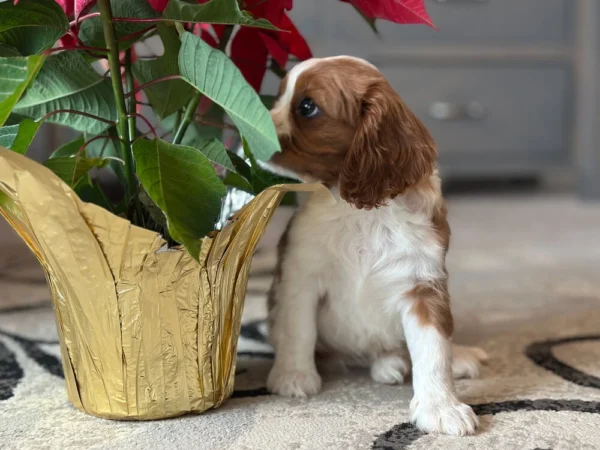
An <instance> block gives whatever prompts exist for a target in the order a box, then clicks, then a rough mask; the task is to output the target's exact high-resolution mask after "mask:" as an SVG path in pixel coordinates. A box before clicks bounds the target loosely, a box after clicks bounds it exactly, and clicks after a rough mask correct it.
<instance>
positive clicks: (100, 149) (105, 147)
mask: <svg viewBox="0 0 600 450" xmlns="http://www.w3.org/2000/svg"><path fill="white" fill-rule="evenodd" d="M102 135H108V136H111V139H108V138H107V139H96V140H95V141H92V142H90V143H89V144H88V145H87V146H86V147H85V152H86V155H87V156H88V157H90V158H112V159H111V161H110V163H109V164H108V167H109V168H110V169H111V170H112V171H113V172H114V173H115V175H116V176H117V177H118V178H119V179H120V180H122V181H124V180H125V172H124V170H123V164H122V163H121V162H119V161H117V160H116V159H114V158H118V159H121V160H122V159H123V155H122V154H121V147H120V145H119V141H118V133H117V129H116V127H114V126H112V127H110V128H109V129H108V130H106V131H105V132H103V133H102ZM94 137H95V136H93V135H86V137H85V138H86V140H87V141H91V140H92V139H93V138H94Z"/></svg>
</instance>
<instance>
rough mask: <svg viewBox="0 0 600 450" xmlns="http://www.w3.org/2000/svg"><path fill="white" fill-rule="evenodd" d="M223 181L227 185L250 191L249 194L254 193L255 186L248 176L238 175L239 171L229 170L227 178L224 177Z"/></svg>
mask: <svg viewBox="0 0 600 450" xmlns="http://www.w3.org/2000/svg"><path fill="white" fill-rule="evenodd" d="M223 183H225V185H226V186H229V187H233V188H236V189H240V190H242V191H244V192H248V193H249V194H254V188H253V187H252V184H251V183H250V182H249V181H248V180H247V179H246V178H244V177H242V176H241V175H238V174H237V173H234V172H229V173H228V174H227V175H225V178H223Z"/></svg>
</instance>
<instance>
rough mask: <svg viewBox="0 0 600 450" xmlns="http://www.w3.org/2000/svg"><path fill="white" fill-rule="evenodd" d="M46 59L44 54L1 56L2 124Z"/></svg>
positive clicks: (0, 124)
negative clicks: (14, 56) (13, 56)
mask: <svg viewBox="0 0 600 450" xmlns="http://www.w3.org/2000/svg"><path fill="white" fill-rule="evenodd" d="M45 59H46V58H45V57H43V56H29V57H27V58H26V57H16V58H0V126H2V125H4V123H5V122H6V120H7V119H8V116H10V113H11V112H12V110H13V108H14V106H15V105H16V103H17V102H18V101H19V99H20V98H21V95H23V92H25V89H27V87H28V86H29V84H30V83H31V81H32V80H33V79H34V78H35V76H36V75H37V74H38V72H39V71H40V69H41V68H42V65H43V64H44V60H45Z"/></svg>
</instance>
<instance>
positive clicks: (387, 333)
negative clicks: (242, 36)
mask: <svg viewBox="0 0 600 450" xmlns="http://www.w3.org/2000/svg"><path fill="white" fill-rule="evenodd" d="M271 115H272V118H273V121H274V123H275V126H276V128H277V132H278V135H279V139H280V141H281V146H282V151H281V152H280V153H277V154H275V156H274V157H273V158H272V160H271V162H270V164H269V165H268V166H269V167H270V168H271V169H272V170H275V171H277V172H279V173H282V174H286V175H294V176H296V177H297V178H299V179H301V180H303V181H317V182H322V183H324V184H325V185H326V186H328V187H329V188H330V191H331V193H332V194H333V196H332V195H329V194H328V193H327V192H324V193H322V194H314V195H313V196H312V197H311V198H310V199H309V200H308V201H307V202H306V203H305V204H303V206H302V207H301V208H300V210H299V211H298V212H297V214H296V215H295V217H294V218H293V219H292V221H291V222H290V224H289V226H288V229H287V231H286V233H285V235H284V236H283V238H282V241H281V243H280V247H279V265H278V271H277V276H276V277H275V281H274V283H273V286H272V289H271V292H270V299H269V319H270V326H271V328H270V337H271V340H272V343H273V345H274V347H275V353H276V357H275V364H274V367H273V369H272V371H271V373H270V375H269V379H268V387H269V389H270V390H271V391H273V392H275V393H277V394H281V395H285V396H297V397H304V396H307V395H311V394H316V393H317V392H318V391H319V390H320V388H321V378H320V376H319V374H318V372H317V368H316V363H315V352H317V353H320V354H329V355H341V356H343V357H344V359H345V360H353V361H359V362H363V363H366V364H368V365H369V366H370V370H371V376H372V378H373V379H374V380H375V381H378V382H381V383H389V384H396V383H402V382H403V381H404V377H405V376H406V375H407V373H408V372H409V370H410V367H411V362H412V372H413V387H414V397H413V400H412V402H411V419H412V421H413V422H414V423H415V424H416V425H417V426H418V427H419V428H420V429H422V430H424V431H427V432H441V433H447V434H452V435H464V434H470V433H473V432H474V431H475V428H476V427H477V424H478V421H477V417H476V416H475V414H474V413H473V411H472V410H471V408H470V407H469V406H468V405H465V404H463V403H461V402H460V401H459V400H458V398H457V396H456V393H455V390H454V382H453V372H454V375H455V376H475V375H477V373H478V370H479V364H480V360H483V359H485V356H486V355H485V353H484V352H483V351H482V350H480V349H476V348H469V347H459V346H452V344H451V342H450V337H451V335H452V330H453V322H452V314H451V312H450V298H449V295H448V288H447V280H448V276H447V272H446V268H445V256H446V251H447V250H448V245H449V238H450V229H449V227H448V222H447V220H446V207H445V204H444V199H443V197H442V194H441V190H440V179H439V177H438V174H437V171H436V148H435V144H434V142H433V139H432V138H431V136H430V134H429V132H428V131H427V130H426V129H425V127H424V126H423V124H422V123H421V122H420V121H419V119H417V118H416V117H415V116H414V115H413V113H412V112H411V111H410V110H409V109H408V108H407V107H406V105H405V104H404V103H403V102H402V100H401V99H400V97H399V96H398V94H396V92H394V90H393V89H392V87H391V86H390V85H389V84H388V82H387V81H386V80H385V78H384V77H383V76H382V74H381V73H380V72H379V71H378V70H377V69H376V68H375V67H374V66H372V65H371V64H369V63H367V62H366V61H363V60H360V59H357V58H352V57H335V58H324V59H311V60H308V61H304V62H302V63H300V64H298V65H297V66H295V67H294V68H293V69H292V70H291V71H290V73H289V74H288V75H287V76H286V78H285V79H284V80H283V82H282V85H281V88H280V92H279V98H278V100H277V103H276V104H275V107H274V108H273V110H272V111H271ZM407 347H408V351H409V352H410V358H409V357H408V354H407V352H406V348H407Z"/></svg>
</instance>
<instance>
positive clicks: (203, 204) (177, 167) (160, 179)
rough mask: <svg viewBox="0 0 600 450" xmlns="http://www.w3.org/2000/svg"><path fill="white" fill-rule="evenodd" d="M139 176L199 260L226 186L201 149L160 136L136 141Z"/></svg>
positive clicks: (175, 235)
mask: <svg viewBox="0 0 600 450" xmlns="http://www.w3.org/2000/svg"><path fill="white" fill-rule="evenodd" d="M133 155H134V157H135V162H136V166H137V174H138V177H139V179H140V181H141V183H142V185H143V186H144V188H145V189H146V191H147V192H148V195H150V198H152V200H153V201H154V202H155V203H156V204H157V205H158V207H159V208H160V209H161V210H162V211H163V213H164V214H165V216H166V217H167V223H168V228H169V233H170V234H171V236H172V237H173V239H175V240H176V241H177V242H179V243H181V244H183V245H184V246H185V247H186V249H187V250H188V252H190V254H191V255H192V257H194V258H195V259H196V260H197V259H198V256H199V254H200V243H201V241H200V239H201V238H203V237H204V236H205V235H206V234H207V233H209V232H210V231H212V230H213V228H214V224H215V222H216V220H217V217H218V216H219V213H220V211H221V199H222V198H223V196H225V193H226V189H225V185H224V184H223V182H222V181H221V180H220V179H219V177H218V176H217V174H216V172H215V169H214V167H213V166H212V163H211V162H210V161H209V160H208V158H207V157H206V156H204V155H203V154H202V153H201V152H199V151H198V150H196V149H194V148H192V147H186V146H183V145H174V144H170V143H168V142H165V141H162V140H160V139H155V140H153V141H149V140H147V139H138V140H137V141H136V142H135V143H134V144H133Z"/></svg>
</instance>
